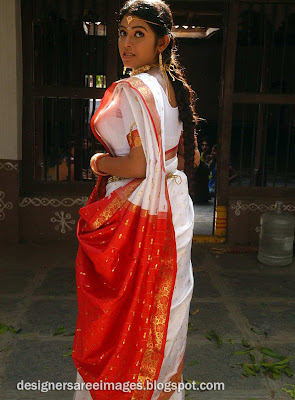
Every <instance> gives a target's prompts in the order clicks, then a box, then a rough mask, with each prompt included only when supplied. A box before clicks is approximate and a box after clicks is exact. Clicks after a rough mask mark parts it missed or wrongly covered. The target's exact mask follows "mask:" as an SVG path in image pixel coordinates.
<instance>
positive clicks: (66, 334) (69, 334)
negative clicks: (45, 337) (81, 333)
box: [64, 332, 75, 336]
mask: <svg viewBox="0 0 295 400" xmlns="http://www.w3.org/2000/svg"><path fill="white" fill-rule="evenodd" d="M74 335H75V332H70V333H65V334H64V336H74Z"/></svg>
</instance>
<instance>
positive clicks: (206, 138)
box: [200, 136, 210, 146]
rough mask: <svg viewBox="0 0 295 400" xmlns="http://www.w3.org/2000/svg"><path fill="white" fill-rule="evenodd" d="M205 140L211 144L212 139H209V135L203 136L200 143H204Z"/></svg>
mask: <svg viewBox="0 0 295 400" xmlns="http://www.w3.org/2000/svg"><path fill="white" fill-rule="evenodd" d="M203 142H206V143H208V146H210V141H209V139H208V137H207V136H204V137H202V139H201V141H200V144H202V143H203Z"/></svg>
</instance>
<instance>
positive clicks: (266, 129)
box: [261, 104, 270, 186]
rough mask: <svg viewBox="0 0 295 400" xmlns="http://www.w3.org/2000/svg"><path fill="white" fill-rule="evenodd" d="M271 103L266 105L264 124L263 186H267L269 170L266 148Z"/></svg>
mask: <svg viewBox="0 0 295 400" xmlns="http://www.w3.org/2000/svg"><path fill="white" fill-rule="evenodd" d="M269 108H270V106H269V104H266V106H265V125H264V132H265V135H264V143H263V146H262V151H263V160H262V173H261V175H262V176H261V182H262V186H266V181H267V176H266V174H267V171H265V159H266V148H267V136H268V120H269Z"/></svg>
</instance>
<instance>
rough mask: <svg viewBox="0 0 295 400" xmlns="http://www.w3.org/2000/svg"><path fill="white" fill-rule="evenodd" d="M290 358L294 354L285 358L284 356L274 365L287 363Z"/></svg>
mask: <svg viewBox="0 0 295 400" xmlns="http://www.w3.org/2000/svg"><path fill="white" fill-rule="evenodd" d="M292 358H294V356H292V357H287V358H285V359H284V360H282V361H278V362H276V365H283V364H287V363H289V361H290V360H292Z"/></svg>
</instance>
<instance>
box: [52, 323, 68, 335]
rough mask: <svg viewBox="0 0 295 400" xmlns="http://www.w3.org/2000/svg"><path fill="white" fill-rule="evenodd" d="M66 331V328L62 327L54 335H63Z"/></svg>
mask: <svg viewBox="0 0 295 400" xmlns="http://www.w3.org/2000/svg"><path fill="white" fill-rule="evenodd" d="M65 332H66V329H65V327H64V326H63V325H62V326H61V327H60V328H58V329H57V330H56V331H55V332H54V334H53V335H61V334H62V333H65Z"/></svg>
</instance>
